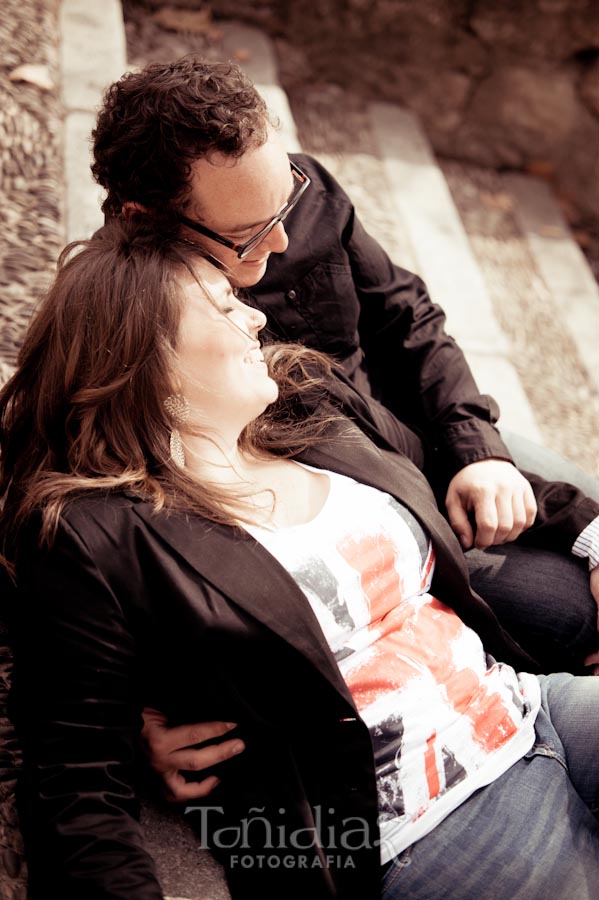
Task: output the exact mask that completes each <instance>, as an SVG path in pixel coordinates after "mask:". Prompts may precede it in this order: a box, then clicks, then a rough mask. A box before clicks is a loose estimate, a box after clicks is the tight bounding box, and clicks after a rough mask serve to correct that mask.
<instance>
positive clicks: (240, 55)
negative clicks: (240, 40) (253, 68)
mask: <svg viewBox="0 0 599 900" xmlns="http://www.w3.org/2000/svg"><path fill="white" fill-rule="evenodd" d="M251 58H252V54H251V53H250V51H249V50H247V49H246V48H245V47H238V48H237V50H235V52H234V53H233V59H236V60H237V62H240V63H244V62H248V60H250V59H251Z"/></svg>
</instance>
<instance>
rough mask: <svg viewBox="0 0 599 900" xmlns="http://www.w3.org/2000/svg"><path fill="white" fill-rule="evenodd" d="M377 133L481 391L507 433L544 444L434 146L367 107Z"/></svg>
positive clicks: (397, 196) (405, 122) (405, 216)
mask: <svg viewBox="0 0 599 900" xmlns="http://www.w3.org/2000/svg"><path fill="white" fill-rule="evenodd" d="M370 115H371V120H372V127H373V131H374V134H375V136H376V138H377V140H378V144H379V147H380V153H381V158H382V160H383V163H384V166H385V170H386V173H387V177H388V181H389V189H390V192H391V194H392V197H393V199H394V203H395V207H396V209H397V215H398V218H399V219H400V220H401V222H402V225H403V227H404V229H405V230H406V231H407V233H408V236H409V239H410V242H411V244H412V249H413V253H414V258H415V264H416V271H417V273H418V274H419V275H421V277H422V278H423V279H424V280H425V282H426V283H427V285H428V288H429V291H430V294H431V297H432V299H433V300H434V301H435V302H436V303H439V304H440V305H441V306H442V307H443V309H444V310H445V312H446V314H447V330H448V332H449V334H451V335H452V336H453V337H454V338H455V339H456V340H457V342H458V343H459V345H460V346H461V347H462V349H463V351H464V353H465V355H466V358H467V360H468V363H469V364H470V367H471V369H472V371H473V373H474V376H475V378H476V380H477V383H478V385H479V387H480V389H481V390H482V391H484V392H486V393H490V394H492V395H493V396H494V397H495V399H496V400H497V401H498V402H499V405H500V407H501V413H502V416H501V423H502V425H504V427H507V428H509V429H510V430H512V431H516V432H518V433H520V434H523V435H525V436H526V437H528V438H530V439H531V440H535V441H539V442H542V436H541V432H540V430H539V428H538V425H537V424H536V420H535V416H534V413H533V411H532V407H531V406H530V403H529V401H528V398H527V396H526V393H525V392H524V389H523V387H522V385H521V382H520V379H519V377H518V374H517V372H516V369H515V368H514V366H513V364H512V362H511V359H510V356H509V349H510V348H509V343H508V341H507V339H506V337H505V335H504V334H503V332H502V330H501V328H500V327H499V324H498V322H497V319H496V317H495V314H494V311H493V304H492V302H491V298H490V296H489V293H488V290H487V287H486V284H485V281H484V279H483V277H482V275H481V272H480V269H479V267H478V264H477V262H476V259H475V258H474V255H473V253H472V250H471V247H470V243H469V240H468V236H467V234H466V231H465V229H464V226H463V224H462V222H461V219H460V216H459V214H458V211H457V209H456V207H455V204H454V202H453V199H452V197H451V193H450V191H449V188H448V186H447V183H446V181H445V178H444V177H443V173H442V172H441V170H440V168H439V166H438V165H437V162H436V160H435V157H434V154H433V152H432V149H431V147H430V144H429V142H428V140H427V138H426V135H425V134H424V132H423V130H422V128H421V127H420V125H419V123H418V120H417V118H416V116H415V115H414V114H413V113H411V112H409V111H408V110H405V109H401V108H400V107H398V106H394V105H391V104H388V103H375V104H372V105H371V107H370Z"/></svg>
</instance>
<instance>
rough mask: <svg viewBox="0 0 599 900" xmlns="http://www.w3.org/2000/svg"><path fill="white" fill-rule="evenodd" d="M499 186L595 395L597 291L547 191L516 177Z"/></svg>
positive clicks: (537, 183)
mask: <svg viewBox="0 0 599 900" xmlns="http://www.w3.org/2000/svg"><path fill="white" fill-rule="evenodd" d="M502 180H503V182H504V184H505V186H506V188H507V190H508V192H509V193H510V195H511V196H512V198H513V200H514V214H515V216H516V219H517V221H518V224H519V226H520V230H521V232H522V234H523V235H524V236H525V238H526V241H527V243H528V248H529V251H530V253H531V256H532V257H533V259H534V261H535V265H536V267H537V270H538V272H539V274H540V276H541V277H542V278H543V281H544V282H545V286H546V287H547V289H548V291H549V292H550V294H551V296H552V297H553V300H554V302H555V304H556V306H557V308H558V310H559V317H560V320H561V321H562V322H563V324H564V325H565V327H566V328H567V329H568V331H569V333H570V336H571V338H572V339H573V341H574V343H575V345H576V348H577V351H578V356H579V358H580V360H581V362H582V363H583V365H584V366H585V368H586V370H587V373H588V375H589V378H590V379H591V381H592V383H593V385H594V386H595V388H596V390H598V391H599V286H598V285H597V282H596V281H595V278H594V277H593V273H592V272H591V269H590V267H589V265H588V263H587V261H586V259H585V257H584V255H583V253H582V251H581V250H580V248H579V247H578V245H577V244H576V243H575V242H574V240H573V239H572V235H571V233H570V229H569V228H568V225H567V224H566V222H565V220H564V217H563V215H562V213H561V211H560V208H559V206H558V205H557V203H556V202H555V200H554V198H553V195H552V193H551V191H550V189H549V186H548V185H547V184H546V183H545V182H543V181H540V180H539V179H537V178H529V177H526V176H523V175H517V174H506V175H503V176H502Z"/></svg>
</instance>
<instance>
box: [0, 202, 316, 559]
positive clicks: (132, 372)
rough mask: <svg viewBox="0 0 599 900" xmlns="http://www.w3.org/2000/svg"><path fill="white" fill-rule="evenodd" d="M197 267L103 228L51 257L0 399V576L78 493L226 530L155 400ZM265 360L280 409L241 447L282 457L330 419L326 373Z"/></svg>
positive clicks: (212, 493) (220, 497) (132, 232)
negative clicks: (31, 533)
mask: <svg viewBox="0 0 599 900" xmlns="http://www.w3.org/2000/svg"><path fill="white" fill-rule="evenodd" d="M139 218H140V219H142V220H143V218H145V217H139ZM201 258H204V257H203V256H202V254H201V251H200V249H199V248H198V247H197V246H196V245H195V244H192V243H189V242H187V241H185V240H183V239H181V238H180V237H179V236H178V235H177V234H176V233H175V232H169V231H168V230H165V229H160V230H156V227H155V223H154V224H153V226H152V228H151V229H150V228H148V226H147V225H144V224H142V223H141V222H140V221H136V222H129V223H125V222H120V221H118V222H113V223H111V224H109V225H107V226H105V228H104V229H102V231H101V232H100V233H99V234H98V235H96V236H95V237H94V238H92V239H91V240H89V241H85V242H81V243H80V244H71V245H69V246H68V247H67V248H66V249H65V250H64V251H63V253H62V254H61V257H60V259H59V264H58V274H57V276H56V279H55V281H54V284H53V285H52V287H51V288H50V290H49V292H48V294H47V295H46V297H45V299H44V300H43V302H42V304H41V306H40V308H39V309H38V311H37V313H36V314H35V316H34V318H33V320H32V322H31V324H30V326H29V329H28V331H27V334H26V337H25V340H24V343H23V346H22V349H21V352H20V355H19V359H18V364H17V370H16V372H15V374H14V376H13V377H12V378H11V379H10V380H9V381H8V383H7V384H6V385H5V386H4V388H3V389H2V391H1V392H0V504H1V506H2V509H1V511H0V541H1V544H0V547H1V555H0V559H1V558H2V557H3V560H4V564H5V565H8V567H9V568H10V567H11V564H12V561H13V560H14V557H15V553H16V547H17V545H18V540H17V538H16V536H17V535H18V532H19V528H20V527H21V526H22V525H23V523H24V522H25V521H26V520H27V519H28V518H29V516H30V515H31V513H32V512H33V511H34V510H36V509H41V510H42V531H41V538H42V540H45V541H51V539H52V536H53V534H54V532H55V529H56V525H57V523H58V520H59V517H60V514H61V511H62V509H63V507H64V504H65V502H66V501H67V499H68V498H70V497H72V496H73V495H75V494H80V493H82V492H91V491H99V490H102V491H107V490H110V491H119V490H120V491H122V490H127V491H132V492H134V493H135V494H138V495H139V496H141V497H143V498H144V499H146V500H150V501H151V502H152V503H153V504H154V506H155V507H156V509H158V510H159V509H163V510H165V511H167V510H169V509H184V510H187V511H189V512H195V513H198V514H200V515H203V516H205V517H208V518H210V519H212V520H214V521H217V522H225V523H228V524H233V518H232V516H231V513H230V512H229V511H228V508H229V506H230V502H231V494H230V492H226V493H225V492H224V490H223V489H221V488H219V487H218V486H217V485H214V484H211V485H207V484H206V485H204V484H199V483H198V481H197V479H196V478H193V477H191V476H190V475H189V474H187V473H186V471H185V469H181V468H180V467H179V466H178V465H176V464H175V463H174V462H173V461H172V460H171V458H170V450H169V435H170V431H171V428H172V422H171V420H170V419H169V415H168V413H167V411H166V409H165V406H164V401H165V399H166V397H168V396H169V394H171V393H173V390H175V386H174V385H175V375H174V369H173V361H174V353H175V350H176V342H177V334H178V329H179V323H180V318H181V311H182V298H181V296H180V293H179V289H178V286H177V280H176V278H177V275H178V274H180V273H181V272H182V271H183V270H187V271H188V272H192V273H193V274H194V277H196V278H197V276H195V273H194V262H197V261H198V259H201ZM207 298H208V299H209V297H208V295H207ZM265 355H266V356H267V360H268V361H269V366H270V369H271V374H272V376H273V377H274V378H275V379H276V381H277V382H278V384H279V399H278V401H277V402H276V403H275V404H273V406H271V407H269V409H268V410H267V411H266V412H265V413H264V414H263V415H262V416H261V417H260V418H259V419H257V420H255V421H254V422H252V423H251V424H250V426H248V428H247V429H246V430H245V432H244V433H243V435H242V438H241V440H242V445H243V447H244V448H245V449H247V450H249V451H251V452H254V453H257V454H260V453H264V452H270V453H275V454H278V455H284V456H291V455H293V454H296V453H298V452H300V451H301V450H303V449H305V448H306V447H307V446H309V445H310V444H312V443H313V442H314V441H316V440H318V438H319V436H320V435H321V434H322V432H323V429H324V428H325V427H326V424H327V421H329V420H330V417H327V416H318V415H317V414H314V409H315V407H316V406H317V401H315V398H318V397H319V396H321V395H322V387H321V385H322V382H323V380H324V378H325V376H326V375H327V374H328V373H329V372H330V368H331V366H330V363H329V361H328V360H327V359H326V358H325V357H323V356H322V355H320V354H318V353H315V352H313V351H310V350H306V349H305V348H301V347H299V346H297V347H296V346H290V345H273V346H271V347H270V348H268V353H267V354H265ZM308 400H309V401H310V402H309V403H308Z"/></svg>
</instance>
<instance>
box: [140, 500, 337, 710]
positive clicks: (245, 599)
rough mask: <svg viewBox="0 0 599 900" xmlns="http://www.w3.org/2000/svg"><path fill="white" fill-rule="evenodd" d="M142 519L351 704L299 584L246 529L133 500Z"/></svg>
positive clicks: (335, 664)
mask: <svg viewBox="0 0 599 900" xmlns="http://www.w3.org/2000/svg"><path fill="white" fill-rule="evenodd" d="M134 510H135V512H136V513H137V515H138V516H139V517H140V518H141V519H143V521H144V522H145V523H146V525H147V526H148V527H149V528H150V529H151V530H152V531H153V532H155V533H156V534H157V535H159V536H160V537H161V538H162V540H164V541H165V542H166V543H167V544H168V545H169V546H170V547H171V548H173V549H174V550H175V551H176V552H177V553H178V554H179V555H180V556H181V557H183V559H185V561H186V562H187V563H188V564H189V565H190V566H191V567H192V568H193V569H194V570H195V571H196V572H198V573H199V574H200V575H201V576H202V578H203V579H205V580H206V581H208V582H209V583H210V584H211V585H213V587H215V588H216V589H217V590H219V591H221V592H222V593H223V594H224V595H225V596H226V597H228V598H229V599H230V600H231V601H232V602H233V603H235V604H236V605H237V606H240V607H242V608H243V609H244V610H245V611H246V612H247V613H249V614H250V615H251V616H252V617H253V618H255V619H257V620H258V621H259V622H261V623H262V624H263V625H265V626H266V627H267V628H269V629H270V630H271V631H273V632H274V633H275V634H277V635H279V637H281V638H282V639H283V640H284V641H286V642H287V643H288V644H290V645H291V646H293V647H295V649H296V650H298V651H299V652H300V653H302V654H303V655H304V656H306V657H307V658H308V659H309V660H310V661H311V662H312V663H313V665H315V666H316V667H317V668H318V669H319V670H320V672H321V674H322V675H324V676H325V677H326V678H327V679H328V680H329V681H330V682H331V684H332V685H333V687H334V688H335V689H336V690H337V691H339V692H340V693H341V694H343V695H344V697H345V698H346V700H348V701H349V702H350V703H352V705H353V701H352V699H351V694H350V693H349V690H348V689H347V686H346V684H345V682H344V680H343V678H342V677H341V674H340V672H339V669H338V666H337V663H336V661H335V658H334V656H333V654H332V653H331V651H330V649H329V646H328V644H327V642H326V639H325V637H324V635H323V633H322V629H321V627H320V625H319V623H318V620H317V618H316V616H315V615H314V613H313V611H312V608H311V606H310V604H309V602H308V600H307V599H306V597H305V596H304V594H303V592H302V591H301V590H300V589H299V588H298V586H297V584H296V583H295V581H294V580H293V578H291V576H290V575H289V574H288V573H287V572H286V570H285V569H284V568H283V567H282V566H281V565H280V563H279V562H278V561H277V560H276V559H275V558H274V557H273V556H272V555H271V554H270V553H269V552H268V551H267V550H266V549H265V548H264V547H263V546H262V545H261V544H260V543H258V542H257V541H256V540H255V539H254V538H253V537H251V536H250V535H249V534H245V533H240V532H237V531H234V530H233V529H232V528H229V527H227V526H224V525H218V524H216V523H214V522H209V521H207V520H205V519H200V518H198V517H195V516H186V515H184V514H180V515H179V514H172V515H168V516H165V515H164V514H162V513H160V514H155V513H154V510H153V508H152V506H151V505H150V504H149V503H143V502H138V503H136V504H134Z"/></svg>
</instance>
